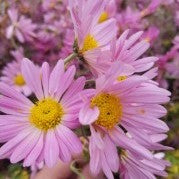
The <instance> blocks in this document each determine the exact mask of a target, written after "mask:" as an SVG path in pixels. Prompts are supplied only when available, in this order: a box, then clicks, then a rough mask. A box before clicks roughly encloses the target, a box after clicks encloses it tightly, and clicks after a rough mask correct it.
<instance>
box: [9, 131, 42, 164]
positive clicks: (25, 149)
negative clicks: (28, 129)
mask: <svg viewBox="0 0 179 179" xmlns="http://www.w3.org/2000/svg"><path fill="white" fill-rule="evenodd" d="M39 136H40V131H38V130H36V129H34V131H33V132H32V134H31V135H29V136H27V137H26V138H25V140H23V141H22V142H21V143H20V144H19V145H18V146H17V147H16V149H15V150H14V151H13V153H12V155H11V157H10V161H11V163H17V162H19V161H21V160H23V159H24V158H25V157H26V156H27V155H28V154H29V153H30V152H31V150H32V148H33V147H34V146H35V144H36V142H37V139H38V138H39Z"/></svg>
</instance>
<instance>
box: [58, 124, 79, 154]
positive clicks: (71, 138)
mask: <svg viewBox="0 0 179 179" xmlns="http://www.w3.org/2000/svg"><path fill="white" fill-rule="evenodd" d="M56 131H57V135H58V138H60V139H61V140H62V141H63V142H64V144H65V145H66V146H67V147H68V149H69V151H70V152H71V153H72V154H79V153H81V152H82V145H81V142H80V140H79V138H78V137H77V136H76V135H75V134H74V133H73V132H72V131H71V130H70V129H69V128H67V127H66V126H63V125H60V126H59V127H57V128H56Z"/></svg>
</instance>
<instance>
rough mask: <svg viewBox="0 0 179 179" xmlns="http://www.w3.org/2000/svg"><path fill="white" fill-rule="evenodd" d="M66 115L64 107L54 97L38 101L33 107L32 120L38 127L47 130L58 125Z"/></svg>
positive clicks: (30, 118)
mask: <svg viewBox="0 0 179 179" xmlns="http://www.w3.org/2000/svg"><path fill="white" fill-rule="evenodd" d="M63 115H64V110H63V107H62V105H61V104H60V103H58V102H57V101H55V100H54V99H51V98H47V99H44V100H42V101H38V102H37V103H36V104H35V105H34V106H33V107H32V109H31V114H30V117H29V120H30V122H31V123H32V124H33V125H34V126H35V127H37V128H39V129H41V130H44V131H47V130H48V129H51V128H54V127H55V126H57V125H58V124H59V123H60V122H61V120H62V117H63Z"/></svg>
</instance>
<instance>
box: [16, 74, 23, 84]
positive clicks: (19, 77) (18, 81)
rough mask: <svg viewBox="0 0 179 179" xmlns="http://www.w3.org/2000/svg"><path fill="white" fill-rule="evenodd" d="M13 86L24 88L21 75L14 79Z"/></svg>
mask: <svg viewBox="0 0 179 179" xmlns="http://www.w3.org/2000/svg"><path fill="white" fill-rule="evenodd" d="M14 84H15V85H17V86H24V85H25V80H24V78H23V76H22V74H17V75H16V76H15V77H14Z"/></svg>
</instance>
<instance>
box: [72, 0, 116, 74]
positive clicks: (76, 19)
mask: <svg viewBox="0 0 179 179" xmlns="http://www.w3.org/2000/svg"><path fill="white" fill-rule="evenodd" d="M106 4H107V3H106V1H104V0H96V1H93V0H87V1H86V0H82V1H81V0H76V1H73V0H69V6H70V12H71V17H72V21H73V24H74V30H75V38H76V42H77V46H78V47H77V51H78V54H79V56H81V57H82V58H83V59H84V60H85V62H86V63H87V64H88V65H89V67H90V69H91V71H92V72H93V73H94V74H95V75H97V74H98V69H99V68H100V65H99V63H100V62H99V60H100V59H101V58H99V56H100V55H101V53H102V51H103V50H104V48H105V49H106V48H107V46H109V43H110V41H111V40H112V39H113V38H114V37H115V35H116V31H117V27H116V20H115V19H112V18H111V19H108V20H106V21H104V22H103V23H99V22H98V20H99V18H100V15H101V14H102V12H104V7H105V5H106ZM105 63H106V62H105V61H104V60H103V64H105Z"/></svg>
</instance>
